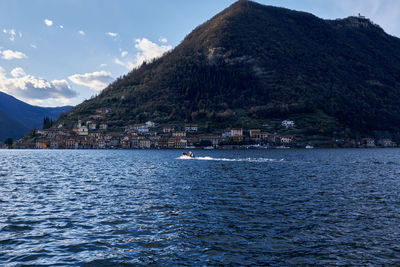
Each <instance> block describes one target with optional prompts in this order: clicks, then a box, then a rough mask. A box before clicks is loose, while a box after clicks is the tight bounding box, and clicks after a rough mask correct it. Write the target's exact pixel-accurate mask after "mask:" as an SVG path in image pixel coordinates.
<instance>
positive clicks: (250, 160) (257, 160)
mask: <svg viewBox="0 0 400 267" xmlns="http://www.w3.org/2000/svg"><path fill="white" fill-rule="evenodd" d="M178 159H188V160H208V161H229V162H282V161H284V159H270V158H236V159H230V158H212V157H195V158H189V157H186V156H180V157H178Z"/></svg>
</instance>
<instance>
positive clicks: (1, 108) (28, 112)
mask: <svg viewBox="0 0 400 267" xmlns="http://www.w3.org/2000/svg"><path fill="white" fill-rule="evenodd" d="M71 108H72V107H71V106H64V107H54V108H48V107H39V106H33V105H30V104H27V103H25V102H23V101H21V100H18V99H17V98H15V97H13V96H11V95H8V94H6V93H4V92H0V120H1V121H2V125H7V127H2V129H1V131H0V141H4V139H5V138H9V137H10V138H13V139H17V138H21V137H23V136H24V135H25V134H26V133H27V132H28V131H29V130H31V129H32V128H36V129H41V128H42V125H43V119H44V118H45V117H49V118H51V119H53V120H57V119H58V117H59V115H60V114H61V113H66V112H68V111H69V110H70V109H71Z"/></svg>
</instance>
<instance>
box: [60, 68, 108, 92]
mask: <svg viewBox="0 0 400 267" xmlns="http://www.w3.org/2000/svg"><path fill="white" fill-rule="evenodd" d="M68 79H69V80H70V81H71V82H73V83H75V84H78V85H83V86H86V87H89V88H91V89H93V90H95V91H101V90H103V89H104V88H105V87H106V86H107V85H108V84H109V83H110V82H112V80H113V78H112V76H111V73H110V72H106V71H96V72H92V73H85V74H74V75H71V76H69V77H68Z"/></svg>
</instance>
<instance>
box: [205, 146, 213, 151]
mask: <svg viewBox="0 0 400 267" xmlns="http://www.w3.org/2000/svg"><path fill="white" fill-rule="evenodd" d="M203 149H205V150H212V149H214V147H213V146H206V147H203Z"/></svg>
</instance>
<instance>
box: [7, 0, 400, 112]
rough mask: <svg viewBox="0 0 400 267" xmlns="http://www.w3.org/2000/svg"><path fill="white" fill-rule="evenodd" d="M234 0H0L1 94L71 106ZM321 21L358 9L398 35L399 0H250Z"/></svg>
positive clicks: (173, 43)
mask: <svg viewBox="0 0 400 267" xmlns="http://www.w3.org/2000/svg"><path fill="white" fill-rule="evenodd" d="M234 2H235V0H217V1H216V0H191V1H188V0H168V1H166V0H57V1H55V0H34V1H33V0H0V91H2V92H5V93H7V94H10V95H12V96H14V97H16V98H18V99H20V100H22V101H25V102H27V103H30V104H33V105H38V106H48V107H50V106H51V107H53V106H63V105H77V104H79V103H81V102H82V101H84V100H85V99H89V98H91V97H92V96H95V95H97V94H99V93H100V92H101V90H102V89H104V88H105V87H106V86H107V85H108V84H109V83H111V82H112V81H113V80H115V79H116V78H118V77H120V76H122V75H124V74H127V73H128V72H129V71H130V70H132V69H133V68H137V67H139V66H140V65H141V63H143V62H144V61H148V60H151V59H153V58H157V57H160V56H161V55H162V54H164V53H165V52H167V51H169V50H171V49H173V48H174V47H175V46H177V45H178V44H179V43H180V42H181V41H182V40H183V39H184V38H185V36H186V35H188V34H189V33H190V32H191V31H192V30H193V29H194V28H195V27H197V26H198V25H200V24H202V23H204V22H205V21H207V20H208V19H210V18H211V17H213V16H214V15H216V14H217V13H219V12H220V11H222V10H223V9H225V8H227V7H229V6H230V5H231V4H233V3H234ZM256 2H258V3H261V4H266V5H273V6H280V7H285V8H289V9H294V10H299V11H305V12H309V13H312V14H314V15H316V16H318V17H320V18H324V19H336V18H345V17H348V16H353V15H357V14H358V13H361V14H362V15H364V16H366V17H367V18H369V19H371V20H372V21H373V22H375V23H377V24H378V25H380V26H381V27H382V28H383V29H384V30H385V31H386V32H387V33H389V34H391V35H393V36H396V37H400V19H399V18H400V1H399V0H257V1H256Z"/></svg>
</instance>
